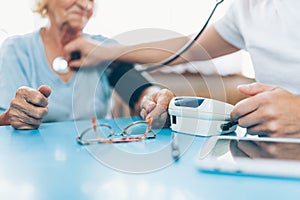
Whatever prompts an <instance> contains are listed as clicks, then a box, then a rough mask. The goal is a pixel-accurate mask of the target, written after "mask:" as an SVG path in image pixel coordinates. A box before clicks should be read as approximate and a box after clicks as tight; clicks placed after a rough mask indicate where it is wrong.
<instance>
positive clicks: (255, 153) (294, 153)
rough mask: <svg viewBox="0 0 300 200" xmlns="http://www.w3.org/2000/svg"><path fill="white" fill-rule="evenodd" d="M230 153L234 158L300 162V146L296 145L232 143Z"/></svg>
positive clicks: (250, 142)
mask: <svg viewBox="0 0 300 200" xmlns="http://www.w3.org/2000/svg"><path fill="white" fill-rule="evenodd" d="M230 151H231V153H232V155H233V156H234V157H250V158H276V159H290V160H300V154H299V151H300V144H296V143H293V144H292V143H283V142H282V143H275V142H254V141H239V142H237V141H231V143H230Z"/></svg>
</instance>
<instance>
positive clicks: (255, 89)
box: [238, 83, 277, 96]
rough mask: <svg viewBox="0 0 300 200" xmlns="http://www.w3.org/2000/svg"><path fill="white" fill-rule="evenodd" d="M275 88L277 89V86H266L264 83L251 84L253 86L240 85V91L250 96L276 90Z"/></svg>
mask: <svg viewBox="0 0 300 200" xmlns="http://www.w3.org/2000/svg"><path fill="white" fill-rule="evenodd" d="M275 88H277V86H274V85H266V84H262V83H251V84H245V85H239V86H238V91H239V92H240V93H242V94H245V95H248V96H254V95H257V94H259V93H262V92H266V91H271V90H274V89H275Z"/></svg>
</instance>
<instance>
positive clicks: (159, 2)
mask: <svg viewBox="0 0 300 200" xmlns="http://www.w3.org/2000/svg"><path fill="white" fill-rule="evenodd" d="M232 1H233V0H225V1H224V2H223V3H222V4H221V5H220V7H219V8H218V9H217V11H216V13H215V15H214V17H213V19H212V22H213V21H216V20H217V19H219V18H220V17H222V16H223V15H224V13H225V12H226V10H227V9H228V7H229V6H230V4H231V2H232ZM33 3H34V0H9V1H7V0H0V44H1V42H2V41H3V40H4V39H5V38H6V37H8V36H10V35H15V34H24V33H28V32H31V31H33V30H36V29H38V28H39V27H40V26H42V25H44V24H45V23H46V21H45V20H42V19H41V18H40V17H39V16H38V15H37V14H33V13H32V11H31V8H32V5H33ZM95 3H96V8H95V14H94V16H93V18H92V19H91V20H90V22H89V24H88V25H87V26H86V28H85V30H84V31H85V32H88V33H96V34H98V33H101V34H102V35H104V36H107V37H111V38H120V36H122V35H124V33H128V32H130V31H134V30H140V29H145V28H147V29H149V28H152V29H155V30H165V32H166V33H170V34H171V33H177V34H184V35H189V34H191V33H194V32H196V31H197V30H198V29H199V28H200V27H201V26H202V25H203V24H204V22H205V20H206V18H207V16H208V14H209V12H211V9H212V8H213V5H214V4H215V0H185V1H183V0H151V1H148V0H95ZM154 35H155V34H152V37H154V38H151V39H161V38H162V37H163V36H162V34H158V35H157V37H158V38H155V36H154ZM164 36H165V37H169V36H170V35H168V34H165V35H164ZM141 38H142V39H141ZM134 39H135V40H134V41H136V42H141V41H140V40H139V39H141V40H143V39H144V40H145V41H147V39H148V40H149V36H146V35H141V36H140V37H139V38H137V37H136V38H134ZM240 54H241V55H242V59H237V60H238V61H237V62H238V63H236V64H235V66H236V65H240V64H241V65H242V69H241V70H242V72H243V73H244V74H245V75H246V76H249V77H253V71H252V66H251V63H250V61H249V58H248V56H247V54H245V53H243V52H242V53H240ZM239 56H240V55H239ZM235 58H236V55H235V56H233V59H235ZM226 59H227V60H231V58H226ZM230 62H231V61H230Z"/></svg>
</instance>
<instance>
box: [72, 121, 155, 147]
mask: <svg viewBox="0 0 300 200" xmlns="http://www.w3.org/2000/svg"><path fill="white" fill-rule="evenodd" d="M151 124H152V119H148V120H147V121H135V122H133V123H131V124H129V125H128V126H126V127H125V128H124V129H123V130H122V131H121V132H120V133H116V132H115V131H114V130H113V128H112V127H111V126H110V125H109V124H97V123H96V118H95V117H93V118H92V127H90V128H87V129H86V130H84V131H83V132H82V133H81V134H80V135H79V136H78V137H77V138H76V140H77V142H78V143H79V144H81V145H88V144H95V143H123V142H137V141H141V140H144V139H153V138H155V137H156V133H155V132H154V131H153V130H152V129H151Z"/></svg>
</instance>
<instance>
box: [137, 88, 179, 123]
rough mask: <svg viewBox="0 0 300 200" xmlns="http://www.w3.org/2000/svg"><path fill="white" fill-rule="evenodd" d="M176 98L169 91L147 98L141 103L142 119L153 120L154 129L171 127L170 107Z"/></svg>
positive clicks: (165, 90)
mask: <svg viewBox="0 0 300 200" xmlns="http://www.w3.org/2000/svg"><path fill="white" fill-rule="evenodd" d="M174 96H175V95H174V94H173V93H172V92H171V91H170V90H168V89H162V90H160V91H158V92H156V93H154V94H152V95H150V96H145V97H144V98H143V100H142V102H141V112H140V115H141V117H142V118H143V119H149V118H152V120H153V122H152V127H154V128H162V127H168V126H170V117H169V114H168V106H169V102H170V101H171V99H172V98H173V97H174Z"/></svg>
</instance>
